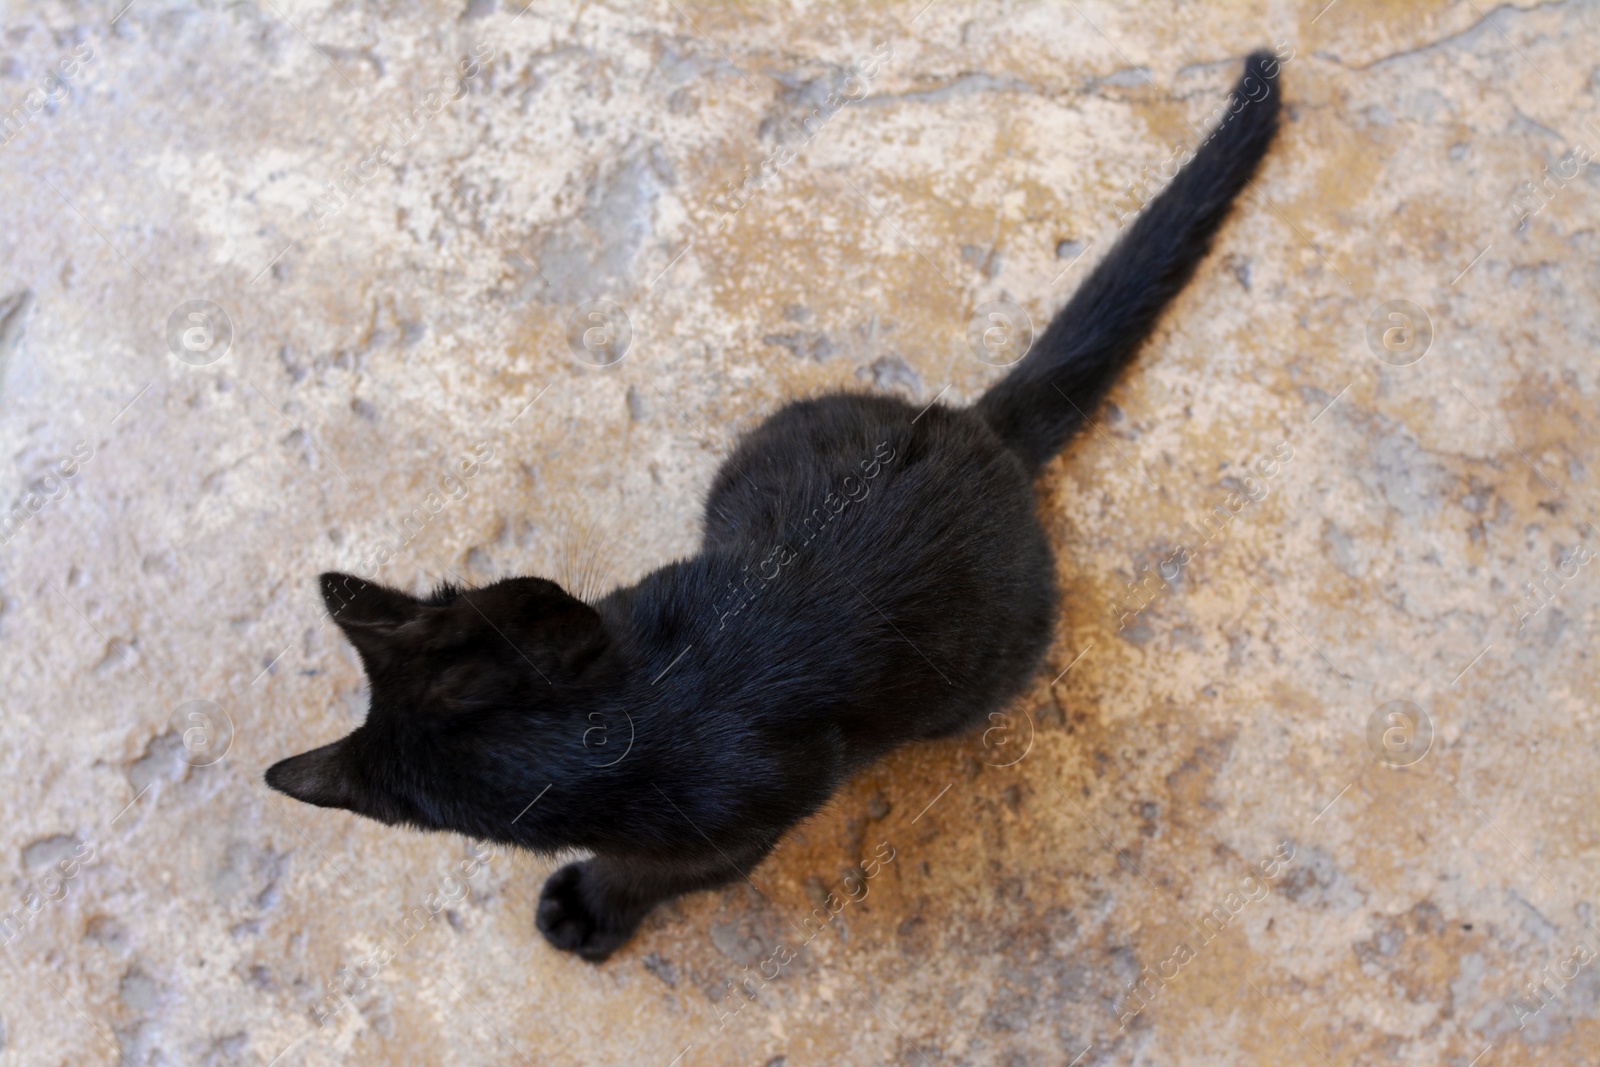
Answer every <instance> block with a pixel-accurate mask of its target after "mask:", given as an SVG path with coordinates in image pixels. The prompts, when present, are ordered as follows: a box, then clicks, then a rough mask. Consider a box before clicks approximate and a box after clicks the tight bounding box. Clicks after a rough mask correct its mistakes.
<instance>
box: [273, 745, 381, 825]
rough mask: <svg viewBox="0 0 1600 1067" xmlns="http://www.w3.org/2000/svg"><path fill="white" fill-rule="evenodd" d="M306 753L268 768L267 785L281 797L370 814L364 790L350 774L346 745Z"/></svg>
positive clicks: (322, 806) (323, 747) (326, 747)
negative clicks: (362, 790)
mask: <svg viewBox="0 0 1600 1067" xmlns="http://www.w3.org/2000/svg"><path fill="white" fill-rule="evenodd" d="M348 740H349V738H343V739H341V740H338V741H335V742H334V743H333V744H331V745H323V746H322V747H321V748H314V749H312V750H311V751H310V752H302V753H300V755H298V756H290V757H289V758H288V759H286V760H279V761H278V762H277V763H274V764H273V765H272V766H271V767H268V768H267V775H266V778H267V784H268V785H270V786H271V787H272V788H274V789H276V790H277V791H278V792H280V793H284V794H286V795H288V796H291V797H294V798H295V799H296V800H301V801H304V802H305V803H307V804H315V805H317V807H319V808H344V809H345V810H347V811H355V812H359V813H361V814H366V813H365V811H364V810H363V808H362V805H361V800H362V796H361V790H360V789H359V788H358V787H357V784H356V780H355V778H354V777H353V776H352V775H351V773H350V764H349V760H348V758H347V757H348V753H347V752H346V748H345V742H346V741H348Z"/></svg>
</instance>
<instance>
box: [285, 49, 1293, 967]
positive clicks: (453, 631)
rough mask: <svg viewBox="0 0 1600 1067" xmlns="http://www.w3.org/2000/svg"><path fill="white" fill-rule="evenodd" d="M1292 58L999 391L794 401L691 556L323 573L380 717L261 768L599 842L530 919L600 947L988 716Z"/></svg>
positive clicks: (323, 799) (411, 817)
mask: <svg viewBox="0 0 1600 1067" xmlns="http://www.w3.org/2000/svg"><path fill="white" fill-rule="evenodd" d="M1276 72H1277V65H1276V63H1275V62H1274V61H1273V60H1272V59H1271V58H1270V57H1267V56H1264V55H1257V56H1252V57H1251V59H1250V61H1249V64H1248V66H1247V74H1246V78H1245V80H1244V81H1242V82H1241V83H1240V86H1239V87H1238V88H1236V90H1235V97H1234V99H1235V101H1236V103H1237V104H1238V106H1236V107H1235V109H1234V111H1233V113H1232V115H1231V116H1230V117H1229V118H1228V119H1225V120H1224V122H1223V124H1222V125H1221V127H1220V128H1219V130H1218V131H1217V133H1215V134H1214V135H1213V137H1212V138H1211V140H1210V141H1209V142H1208V143H1207V144H1206V145H1205V146H1203V147H1202V148H1201V149H1200V150H1199V152H1198V153H1197V154H1196V156H1195V158H1194V160H1193V161H1192V162H1191V163H1190V164H1189V165H1188V167H1187V168H1186V169H1184V170H1182V171H1180V172H1179V174H1178V176H1177V178H1176V179H1175V180H1174V181H1173V183H1172V186H1171V187H1170V188H1169V189H1168V190H1167V191H1166V192H1165V193H1163V194H1162V195H1161V196H1160V197H1159V198H1157V200H1156V201H1155V202H1153V203H1152V204H1151V205H1150V206H1149V207H1148V208H1146V210H1145V211H1144V213H1143V214H1142V215H1141V216H1140V217H1139V218H1138V219H1137V220H1136V221H1135V223H1134V224H1133V226H1132V228H1131V230H1130V232H1129V233H1128V234H1127V235H1126V236H1125V237H1124V238H1123V240H1122V241H1120V242H1119V243H1118V245H1117V247H1116V248H1115V249H1114V250H1113V251H1112V252H1111V253H1110V254H1109V255H1108V256H1107V257H1106V259H1105V260H1104V261H1103V262H1102V263H1101V264H1100V266H1099V267H1097V268H1096V270H1095V272H1094V274H1093V275H1092V276H1091V277H1090V279H1089V280H1088V281H1087V282H1085V283H1084V285H1083V287H1082V288H1081V289H1080V290H1079V292H1078V293H1077V294H1076V295H1075V296H1074V298H1073V300H1072V301H1071V303H1069V305H1068V306H1067V308H1066V309H1065V310H1063V312H1062V313H1061V314H1060V315H1058V316H1057V318H1056V319H1055V321H1054V322H1053V323H1052V325H1051V327H1050V329H1049V330H1048V331H1047V332H1046V333H1045V335H1044V336H1043V337H1042V338H1040V340H1039V342H1038V343H1037V344H1036V345H1035V346H1034V347H1033V350H1032V351H1031V352H1030V353H1029V354H1028V356H1027V358H1026V359H1024V360H1023V361H1022V363H1021V364H1019V365H1018V367H1017V368H1015V369H1014V370H1013V371H1012V373H1011V374H1010V375H1008V376H1007V378H1006V379H1005V380H1004V381H1002V382H1001V383H1000V384H999V385H997V386H996V387H995V388H993V389H991V390H990V391H989V392H988V393H987V394H985V396H984V397H983V398H982V399H981V400H980V401H979V402H978V404H976V405H974V406H973V407H972V408H969V409H959V410H958V409H952V408H947V407H944V406H941V405H938V404H935V405H932V406H930V407H928V408H926V409H922V410H919V409H918V408H916V407H913V406H911V405H908V404H905V403H902V402H900V401H898V400H892V399H888V398H883V397H872V396H854V395H836V396H825V397H821V398H818V399H813V400H805V401H800V402H797V403H793V404H790V405H788V406H786V407H784V408H783V409H781V410H780V411H779V412H777V413H776V414H774V415H773V416H772V417H771V418H769V419H768V420H767V421H766V422H764V423H763V424H762V425H761V426H760V427H758V428H757V429H756V430H754V431H753V432H751V433H750V434H748V435H747V436H746V437H745V438H744V439H743V440H742V441H741V442H740V444H739V445H738V447H737V448H736V449H735V451H734V452H733V454H732V455H731V456H729V457H728V459H727V461H726V462H725V463H724V464H723V466H722V468H721V470H720V471H719V473H718V475H717V477H716V481H715V483H714V485H713V486H712V489H711V491H710V494H709V496H708V500H707V505H706V519H705V532H704V537H703V541H702V545H701V550H700V552H699V553H698V554H697V555H696V556H695V557H693V558H691V559H688V560H683V561H680V562H677V563H673V564H670V565H668V566H665V567H662V568H660V569H659V570H657V571H655V572H653V573H651V574H649V575H647V576H646V577H645V578H644V579H643V580H641V581H640V582H638V583H637V584H635V585H633V586H631V587H628V588H625V589H619V590H616V591H615V592H612V593H610V594H609V595H607V596H605V597H603V598H602V599H600V600H599V601H598V602H596V603H595V604H593V605H587V604H584V603H582V602H580V601H578V600H576V599H574V598H572V597H570V596H568V595H567V594H566V593H565V592H563V591H562V590H561V589H560V587H559V586H556V585H555V584H554V583H551V582H546V581H544V580H542V579H537V578H513V579H507V580H505V581H502V582H498V583H495V584H494V585H491V586H488V587H486V588H484V589H479V590H468V591H457V590H454V589H445V590H441V592H440V593H438V594H435V596H434V597H432V598H430V599H427V600H418V599H416V598H413V597H410V596H408V595H406V594H404V593H400V592H397V591H394V590H390V589H385V588H383V587H381V586H378V585H375V584H372V583H369V582H364V581H362V580H361V579H359V578H354V577H349V576H344V575H332V574H330V575H324V576H323V592H324V596H325V598H326V600H327V602H328V606H329V609H330V611H331V612H332V613H333V614H334V616H335V618H336V619H337V621H338V622H339V624H340V625H341V627H343V629H344V631H345V632H346V634H347V635H348V636H349V637H350V639H351V641H352V642H353V643H354V644H355V646H356V648H357V649H358V651H359V652H360V653H361V656H362V660H363V663H364V665H365V666H366V668H367V672H368V675H369V678H370V680H371V684H372V710H371V712H370V713H369V716H368V719H367V722H366V723H365V724H364V725H363V726H362V727H361V728H360V729H358V730H356V731H355V732H354V733H353V734H351V735H350V736H349V737H347V738H345V739H343V740H341V741H338V742H335V743H333V744H332V745H327V746H324V747H323V748H320V749H315V750H313V751H311V752H308V753H305V754H303V755H301V756H297V757H294V758H292V759H289V760H284V761H283V762H281V763H279V764H277V765H275V766H274V767H272V768H271V769H270V770H269V771H268V775H267V780H268V782H269V783H270V784H271V785H273V786H274V787H275V788H278V789H280V790H282V791H283V792H286V793H288V794H290V795H292V796H296V797H298V798H300V799H302V800H306V801H308V802H310V803H314V804H321V805H324V806H330V807H342V808H348V809H350V810H352V811H356V812H358V813H360V814H364V815H368V816H371V817H373V818H377V819H380V820H383V821H385V822H390V823H394V822H406V823H409V824H412V825H415V826H419V827H422V828H425V829H441V830H445V829H448V830H455V831H459V832H462V833H466V834H470V835H473V836H477V837H480V838H487V839H491V840H496V841H501V842H505V843H509V844H514V845H520V846H524V847H527V848H530V849H535V850H540V851H552V850H555V849H560V848H581V849H588V850H592V851H593V852H594V853H595V855H594V858H593V859H589V860H584V861H581V862H578V863H574V864H569V865H568V866H566V867H564V868H562V869H561V870H560V871H558V872H556V874H554V875H552V876H551V878H550V880H549V882H548V883H547V884H546V886H545V889H544V893H543V895H542V896H541V899H540V905H539V914H538V923H539V927H540V929H541V930H542V931H543V932H544V933H545V936H546V937H547V938H548V939H549V940H550V941H551V942H552V943H553V944H555V945H556V946H557V947H560V948H564V949H569V950H571V951H575V952H577V953H579V954H580V955H583V956H584V957H586V958H589V959H595V960H598V959H603V958H605V956H607V955H609V954H610V953H611V952H612V951H613V950H614V949H615V948H616V947H617V946H619V945H620V944H622V943H623V942H624V941H626V940H627V938H628V937H629V936H631V934H632V932H633V930H634V928H635V927H636V926H637V925H638V922H639V920H640V919H642V918H643V916H644V915H645V914H646V913H647V912H648V911H649V910H650V908H651V907H653V906H654V905H655V904H656V903H658V902H659V901H661V900H663V899H667V898H670V897H673V896H676V895H679V894H681V893H684V892H688V891H691V890H695V889H701V888H707V887H710V886H714V885H718V884H722V883H725V882H728V881H730V880H732V879H736V878H739V877H742V876H743V874H744V873H745V872H746V871H748V870H750V869H751V867H753V866H754V865H755V864H756V863H757V862H759V861H760V860H761V858H762V857H763V856H765V855H766V853H767V852H768V851H769V850H770V849H771V847H772V846H773V845H774V844H775V843H776V842H777V840H778V838H779V837H780V836H781V835H782V834H783V832H784V831H785V830H787V829H788V828H789V827H790V826H792V825H794V823H795V822H797V821H798V820H800V819H802V818H804V817H805V816H806V815H808V814H810V813H812V812H813V811H815V810H816V809H817V808H818V807H820V806H821V805H822V804H823V803H824V802H825V801H826V800H827V798H828V797H829V796H830V795H831V794H832V793H833V792H834V790H835V789H837V788H838V786H839V785H840V784H841V783H842V782H843V781H844V780H845V779H846V778H847V777H848V776H849V775H850V774H851V773H852V772H853V771H855V770H857V769H859V768H860V767H862V766H864V765H866V764H867V763H870V762H872V761H873V760H875V759H877V758H879V757H880V756H882V755H883V754H885V753H886V752H888V751H889V750H891V749H893V748H895V747H896V746H898V745H901V744H904V743H906V742H909V741H915V740H920V739H925V738H932V737H940V736H946V735H949V734H953V733H957V732H959V731H962V730H965V729H967V728H969V727H972V726H974V725H976V724H978V723H981V722H984V721H985V717H986V716H987V714H988V713H989V712H991V711H994V710H996V709H997V708H999V707H1000V706H1002V705H1003V704H1004V703H1005V701H1007V700H1008V699H1010V698H1011V697H1013V696H1015V695H1016V694H1017V693H1018V692H1019V691H1020V690H1021V689H1022V687H1023V686H1025V685H1026V684H1027V683H1028V681H1029V679H1030V677H1031V676H1032V674H1033V672H1034V670H1035V668H1036V667H1037V666H1038V664H1039V662H1040V660H1041V658H1042V657H1043V655H1044V653H1045V651H1046V649H1047V648H1048V646H1049V642H1050V635H1051V631H1052V626H1053V621H1054V617H1055V607H1056V592H1055V570H1054V562H1053V559H1052V554H1051V551H1050V547H1049V544H1048V542H1047V540H1046V538H1045V535H1044V532H1043V530H1042V528H1041V527H1040V525H1039V522H1038V520H1037V518H1036V516H1035V512H1034V508H1035V501H1034V494H1033V489H1032V478H1033V476H1034V475H1035V474H1036V473H1037V472H1038V470H1039V469H1040V467H1042V465H1043V464H1044V463H1045V462H1046V461H1048V459H1049V458H1050V457H1051V456H1053V455H1054V454H1055V453H1056V452H1057V451H1059V450H1060V448H1061V447H1062V446H1063V445H1064V444H1065V443H1066V441H1067V440H1068V439H1069V438H1070V436H1071V435H1072V433H1073V431H1074V430H1075V429H1076V428H1077V427H1078V426H1079V425H1080V424H1081V422H1082V421H1083V420H1084V418H1085V417H1086V416H1085V415H1084V412H1086V411H1089V410H1091V409H1092V408H1093V406H1094V405H1095V404H1096V403H1097V402H1098V401H1099V399H1100V398H1101V396H1102V395H1103V394H1104V393H1105V391H1106V390H1107V389H1108V388H1109V387H1110V385H1111V383H1112V382H1113V381H1114V379H1115V376H1116V373H1117V371H1118V370H1119V369H1120V368H1121V367H1122V366H1123V365H1124V364H1125V363H1126V361H1127V360H1128V359H1129V358H1130V357H1131V355H1132V354H1133V352H1134V351H1136V350H1137V348H1138V346H1139V344H1140V343H1141V342H1142V341H1143V339H1144V338H1145V337H1146V336H1147V335H1148V333H1149V331H1150V329H1151V328H1152V326H1153V324H1154V322H1155V320H1156V317H1157V316H1158V315H1159V313H1160V310H1161V308H1162V307H1163V306H1164V305H1165V304H1166V302H1167V301H1168V300H1169V299H1170V297H1171V296H1172V295H1173V294H1174V293H1176V292H1177V290H1178V289H1179V288H1181V287H1182V285H1183V284H1184V282H1185V281H1187V279H1188V277H1189V275H1190V274H1191V273H1192V272H1193V270H1194V268H1195V266H1196V265H1197V264H1198V262H1199V261H1200V259H1201V258H1202V257H1203V256H1204V254H1205V251H1206V249H1207V247H1208V246H1209V243H1210V240H1211V237H1212V234H1213V233H1214V232H1215V230H1216V228H1217V227H1218V226H1219V225H1220V223H1221V221H1222V219H1223V217H1224V216H1225V215H1226V213H1227V209H1228V206H1229V204H1230V203H1231V201H1232V199H1233V197H1234V196H1235V195H1236V194H1237V192H1238V190H1239V188H1240V187H1241V186H1242V185H1243V184H1244V182H1245V181H1246V180H1247V179H1248V177H1249V174H1250V172H1251V171H1252V170H1253V169H1254V167H1255V164H1256V162H1257V161H1258V160H1259V158H1260V156H1261V155H1262V153H1263V152H1264V151H1265V149H1266V147H1267V145H1268V144H1269V143H1270V141H1271V138H1272V135H1273V131H1274V129H1275V126H1276V115H1277V109H1278V101H1277V99H1276V97H1275V95H1274V94H1273V93H1272V91H1271V85H1272V82H1273V79H1274V78H1275V75H1276ZM1252 81H1253V82H1254V84H1255V85H1257V86H1259V90H1253V89H1252V88H1251V83H1252ZM1258 92H1259V95H1257V93H1258Z"/></svg>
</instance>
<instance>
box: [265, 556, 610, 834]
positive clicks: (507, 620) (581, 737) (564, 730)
mask: <svg viewBox="0 0 1600 1067" xmlns="http://www.w3.org/2000/svg"><path fill="white" fill-rule="evenodd" d="M321 584H322V596H323V599H324V601H326V603H327V607H328V612H329V614H330V615H331V617H332V618H333V619H334V621H336V622H337V623H338V624H339V627H340V629H341V630H343V631H344V634H345V636H346V637H348V638H349V640H350V643H351V644H352V645H354V646H355V649H356V651H357V652H358V653H359V654H360V656H361V662H362V665H363V666H364V667H365V668H366V672H367V680H368V683H369V689H370V691H371V705H370V707H369V709H368V712H367V720H366V722H365V723H363V724H362V725H361V726H360V727H358V728H357V729H356V730H355V731H354V732H352V733H351V734H349V735H348V736H346V737H344V738H341V739H340V740H338V741H335V742H333V743H332V744H329V745H323V746H322V747H321V748H315V749H312V750H311V751H309V752H303V753H301V754H300V755H298V756H292V757H290V758H289V759H286V760H282V761H280V762H278V763H276V764H274V765H273V766H272V767H270V768H268V770H267V774H266V780H267V784H268V785H270V786H271V787H272V788H274V789H276V790H278V791H279V792H281V793H286V794H288V795H289V796H291V797H294V798H295V799H297V800H303V801H305V802H306V803H308V804H316V805H319V806H321V807H327V808H343V809H346V810H348V811H352V812H355V813H356V814H358V815H365V816H368V817H369V818H373V819H378V820H380V821H382V822H386V823H391V824H393V823H402V822H403V823H409V824H412V825H415V826H418V827H421V828H424V829H433V830H458V831H461V832H463V833H468V834H476V835H478V836H493V837H496V838H502V839H503V838H504V836H505V835H504V834H501V833H494V834H491V833H489V831H490V830H492V829H493V828H494V827H496V826H499V825H502V824H505V823H507V822H508V820H509V819H510V816H509V815H507V814H506V812H508V811H509V812H511V813H512V814H514V813H515V811H516V808H518V807H520V806H521V805H522V804H524V803H525V802H526V800H527V799H530V798H531V793H530V790H533V791H536V790H537V788H538V787H539V786H540V785H541V784H543V783H545V782H548V781H552V780H556V779H558V778H562V777H567V778H570V777H571V776H572V774H573V772H574V770H575V769H578V768H581V767H583V766H585V765H587V766H593V765H594V764H593V761H592V760H586V759H585V755H586V753H585V751H584V742H585V736H586V735H585V730H586V729H592V724H591V723H590V722H588V721H586V715H588V716H590V717H592V712H590V710H589V709H590V708H591V707H592V706H594V705H595V703H596V700H597V695H598V694H601V693H603V691H604V684H603V681H604V676H605V675H606V674H607V673H608V671H607V668H606V661H607V659H608V654H609V653H610V652H611V651H612V642H611V640H610V637H609V636H608V634H607V632H606V629H605V626H604V624H603V623H602V621H601V619H600V616H599V614H598V613H597V612H596V611H595V609H594V608H592V607H590V606H589V605H588V604H585V603H583V602H582V601H580V600H578V599H577V598H575V597H573V596H571V595H569V594H568V593H567V592H566V591H564V590H563V589H562V588H561V587H560V586H559V585H557V584H556V583H554V582H550V581H545V580H544V579H542V578H507V579H505V580H503V581H499V582H496V583H494V584H493V585H489V586H486V587H484V588H482V589H466V590H463V589H457V588H454V587H449V586H446V587H443V588H441V589H439V590H438V591H437V592H435V593H434V594H433V595H432V596H429V597H414V596H411V595H409V594H407V593H403V592H400V591H399V590H396V589H390V588H387V587H385V586H381V585H378V584H377V583H375V582H369V581H364V580H363V579H361V578H357V577H354V576H353V575H347V574H333V573H330V574H324V575H323V576H322V578H321ZM587 754H588V755H592V753H587ZM525 794H528V795H526V796H525ZM531 823H532V820H529V824H531ZM531 828H532V827H531V825H528V824H525V825H523V826H522V827H520V828H519V829H521V830H523V831H527V830H530V829H531ZM530 843H535V844H537V842H530ZM552 844H554V843H552Z"/></svg>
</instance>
